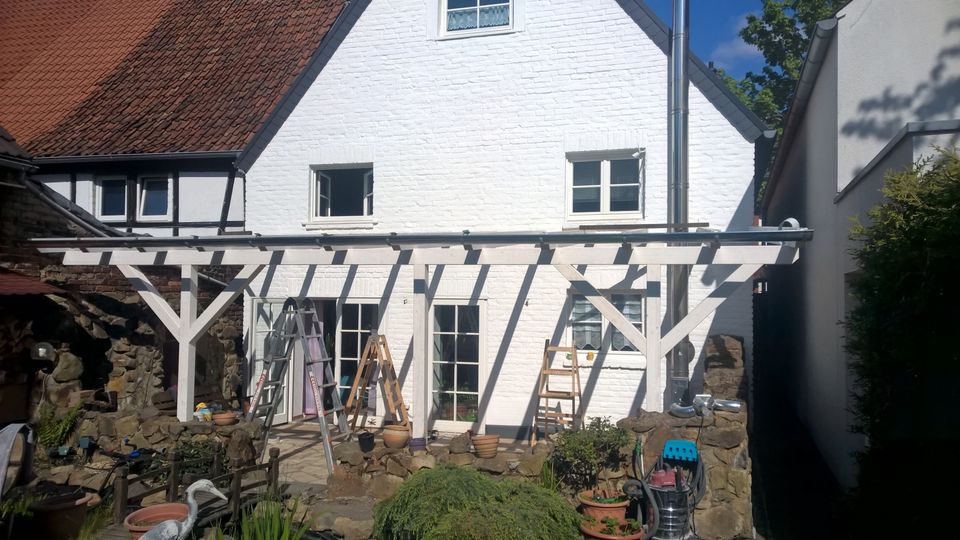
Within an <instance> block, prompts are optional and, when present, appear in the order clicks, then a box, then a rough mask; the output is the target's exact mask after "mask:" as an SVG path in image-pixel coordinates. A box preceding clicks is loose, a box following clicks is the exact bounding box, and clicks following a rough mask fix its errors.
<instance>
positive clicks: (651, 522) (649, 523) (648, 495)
mask: <svg viewBox="0 0 960 540" xmlns="http://www.w3.org/2000/svg"><path fill="white" fill-rule="evenodd" d="M623 492H624V493H626V495H627V497H630V498H631V499H634V500H637V501H639V500H640V499H646V501H647V516H648V517H649V519H647V520H646V523H644V520H643V515H642V511H643V507H642V506H640V504H639V503H638V504H637V521H639V522H641V523H644V527H643V531H644V533H643V540H649V539H650V538H652V537H653V535H654V534H656V533H657V529H659V528H660V508H659V507H658V506H657V499H656V498H655V497H654V496H653V491H651V490H650V486H648V485H647V483H646V482H644V481H643V480H633V479H630V480H627V481H626V482H624V483H623Z"/></svg>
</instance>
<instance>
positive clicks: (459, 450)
mask: <svg viewBox="0 0 960 540" xmlns="http://www.w3.org/2000/svg"><path fill="white" fill-rule="evenodd" d="M471 444H472V443H471V442H470V435H469V434H467V433H462V434H460V435H457V436H456V437H454V438H453V439H451V440H450V445H449V446H448V448H449V449H450V453H451V454H465V453H467V452H469V451H470V446H471Z"/></svg>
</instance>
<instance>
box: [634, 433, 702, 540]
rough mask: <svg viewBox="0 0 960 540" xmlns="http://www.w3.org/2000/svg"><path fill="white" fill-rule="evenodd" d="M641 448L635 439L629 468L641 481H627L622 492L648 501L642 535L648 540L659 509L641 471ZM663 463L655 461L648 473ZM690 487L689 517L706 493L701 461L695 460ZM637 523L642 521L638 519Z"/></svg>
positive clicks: (658, 522)
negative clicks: (646, 516) (644, 531)
mask: <svg viewBox="0 0 960 540" xmlns="http://www.w3.org/2000/svg"><path fill="white" fill-rule="evenodd" d="M642 463H643V446H642V444H641V442H640V437H639V436H638V437H637V441H636V444H634V446H633V461H632V463H631V467H632V468H633V475H634V476H635V477H636V478H641V479H642V480H627V481H626V482H624V484H623V492H624V493H625V494H626V495H627V496H628V497H630V498H631V499H640V498H646V500H647V501H649V505H648V506H647V510H648V514H651V515H650V516H649V519H648V521H647V523H648V525H649V526H648V527H646V528H645V530H646V533H644V536H643V540H649V539H650V538H651V537H653V535H654V534H655V533H656V532H657V529H658V528H659V527H660V507H659V506H657V499H656V498H655V497H654V496H653V491H652V490H651V489H650V486H649V485H647V478H648V477H649V475H645V474H644V471H643V466H642ZM662 465H663V462H662V460H661V459H657V464H656V465H655V466H654V467H653V468H651V469H650V472H651V473H653V471H654V470H656V469H658V468H660V467H662ZM692 487H693V501H692V502H691V504H690V509H691V515H692V514H693V512H692V510H693V508H695V507H696V506H697V505H698V504H700V501H701V500H702V499H703V496H704V495H705V494H706V492H707V475H706V473H705V471H704V469H703V460H702V459H697V466H696V468H695V469H694V471H693V478H692ZM639 513H640V508H639V506H638V508H637V517H638V518H640V517H642V516H641V515H640V514H639ZM638 521H642V520H640V519H638Z"/></svg>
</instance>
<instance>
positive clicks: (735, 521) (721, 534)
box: [697, 506, 742, 540]
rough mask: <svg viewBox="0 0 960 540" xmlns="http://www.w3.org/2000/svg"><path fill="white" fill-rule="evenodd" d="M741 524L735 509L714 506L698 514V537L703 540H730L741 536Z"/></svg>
mask: <svg viewBox="0 0 960 540" xmlns="http://www.w3.org/2000/svg"><path fill="white" fill-rule="evenodd" d="M741 523H742V520H741V518H740V516H739V515H737V513H736V512H735V511H733V509H731V508H727V507H726V506H714V507H712V508H708V509H706V510H704V511H702V512H697V535H698V536H699V537H700V538H701V539H703V540H729V539H731V538H736V537H738V536H739V535H740V532H741Z"/></svg>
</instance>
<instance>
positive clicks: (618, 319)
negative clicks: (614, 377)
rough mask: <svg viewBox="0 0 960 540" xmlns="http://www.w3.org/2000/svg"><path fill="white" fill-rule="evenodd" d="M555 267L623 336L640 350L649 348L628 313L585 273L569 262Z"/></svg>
mask: <svg viewBox="0 0 960 540" xmlns="http://www.w3.org/2000/svg"><path fill="white" fill-rule="evenodd" d="M553 267H554V268H556V269H557V271H558V272H560V274H561V275H562V276H563V277H565V278H566V279H567V281H569V282H570V285H572V286H573V288H574V289H576V290H577V292H578V293H580V294H582V295H583V296H584V298H586V299H587V301H588V302H590V303H591V304H593V307H595V308H597V311H599V312H600V313H601V314H602V315H603V316H604V317H605V318H606V319H607V320H608V321H610V324H612V325H613V326H614V327H615V328H616V329H617V330H619V331H620V333H621V334H623V337H625V338H627V341H629V342H630V343H631V344H633V346H634V347H636V348H637V350H638V351H646V350H647V338H646V337H645V336H644V335H643V332H641V331H640V330H638V329H637V327H636V326H634V325H633V323H631V322H630V321H629V320H628V319H627V317H626V315H624V314H623V313H621V312H620V310H619V309H617V308H616V307H615V306H614V305H613V304H611V303H610V301H609V300H607V299H606V297H604V296H603V295H602V294H600V291H598V290H597V288H596V287H594V286H593V285H591V284H590V282H589V281H587V278H586V277H584V275H583V274H581V273H580V272H579V271H578V270H577V269H576V268H574V267H573V266H572V265H569V264H555V265H553Z"/></svg>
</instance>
